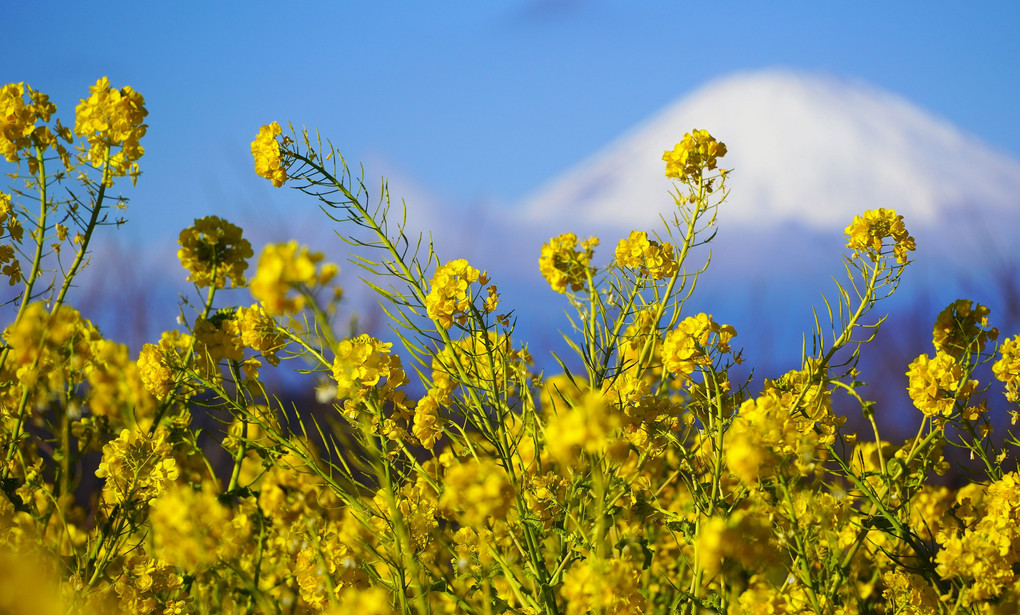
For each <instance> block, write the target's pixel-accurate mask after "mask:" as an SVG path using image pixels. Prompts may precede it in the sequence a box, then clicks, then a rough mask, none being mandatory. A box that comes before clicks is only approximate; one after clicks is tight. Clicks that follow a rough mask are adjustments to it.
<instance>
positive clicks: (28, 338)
mask: <svg viewBox="0 0 1020 615" xmlns="http://www.w3.org/2000/svg"><path fill="white" fill-rule="evenodd" d="M3 339H4V343H5V344H6V346H7V351H6V352H7V355H6V356H7V361H6V362H5V363H4V364H3V366H2V369H0V379H2V381H4V382H17V383H19V384H20V385H21V386H23V387H25V389H26V390H27V391H28V392H29V399H31V400H32V401H33V402H40V403H42V402H44V401H45V400H46V399H48V398H49V397H50V396H51V395H52V394H55V393H61V394H62V392H63V391H64V390H65V389H66V388H67V387H69V386H70V387H74V386H76V385H77V384H78V383H80V382H81V381H82V380H83V377H82V376H83V372H84V370H86V369H87V368H89V367H90V366H91V359H92V355H93V349H94V345H95V344H96V343H97V342H98V341H99V340H100V339H101V338H100V336H99V332H98V331H97V330H96V328H95V327H94V326H93V325H92V323H91V322H89V321H87V320H85V319H84V318H82V317H81V314H80V313H78V310H76V309H74V308H73V307H71V306H68V305H62V306H60V307H59V308H57V310H56V311H55V312H54V313H53V314H51V313H50V311H49V310H48V309H47V308H46V305H45V304H44V303H41V302H34V303H30V304H28V305H27V306H26V308H25V311H24V312H23V313H22V316H21V319H20V320H18V321H16V322H13V323H11V324H10V325H9V326H8V327H7V328H6V329H5V330H4V332H3ZM0 388H2V391H0V399H3V398H4V397H6V396H8V395H9V396H15V395H19V394H20V392H19V391H18V389H17V388H16V387H7V386H5V387H0ZM14 407H17V404H16V403H15V402H14V400H13V399H11V400H10V404H6V403H0V415H2V414H3V413H4V409H5V408H14Z"/></svg>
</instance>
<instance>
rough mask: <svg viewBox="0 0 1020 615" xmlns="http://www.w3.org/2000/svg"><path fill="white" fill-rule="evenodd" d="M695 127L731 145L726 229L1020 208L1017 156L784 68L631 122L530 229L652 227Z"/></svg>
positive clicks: (564, 178) (555, 184) (560, 181)
mask: <svg viewBox="0 0 1020 615" xmlns="http://www.w3.org/2000/svg"><path fill="white" fill-rule="evenodd" d="M692 128H704V129H707V130H709V132H711V133H712V134H713V135H714V136H716V137H717V138H718V139H719V140H721V141H723V142H725V143H726V144H727V146H728V148H729V152H730V153H729V154H728V155H727V156H726V157H725V158H724V159H723V161H722V165H723V166H724V167H725V168H731V169H735V172H734V173H733V175H732V176H731V178H730V182H729V186H730V188H731V189H732V193H731V196H730V199H729V201H728V202H727V203H726V205H725V207H724V208H722V209H721V210H720V217H719V221H720V225H722V226H724V227H730V228H734V227H737V226H744V227H751V228H754V229H759V230H774V229H776V228H777V227H782V226H785V225H789V224H790V223H797V224H799V225H803V226H806V227H809V228H815V229H822V230H827V229H832V228H836V227H839V228H840V229H842V228H843V227H844V226H846V224H847V223H848V222H849V221H850V220H851V219H852V218H853V216H854V214H856V213H860V212H861V211H862V210H864V209H872V208H877V207H891V208H895V209H896V210H897V211H898V212H899V213H901V214H902V215H903V216H904V217H905V218H906V220H907V222H908V224H909V225H913V226H914V227H920V226H921V225H923V226H929V225H936V224H939V223H940V222H945V221H946V220H949V219H951V218H952V217H954V216H957V215H960V214H961V213H966V212H967V211H969V210H971V209H972V208H973V207H979V208H980V209H981V211H982V213H983V214H985V215H987V216H989V217H991V216H994V215H996V214H998V213H1001V212H1005V211H1009V210H1016V209H1018V205H1020V161H1017V160H1015V159H1013V158H1010V157H1008V156H1006V155H1004V154H1001V153H999V152H996V151H994V150H993V149H991V148H990V147H989V146H987V145H985V144H983V143H982V142H981V141H980V140H979V139H977V138H975V137H973V136H970V135H967V134H965V133H963V132H962V131H960V130H958V129H957V128H956V127H954V126H953V125H952V124H950V123H948V122H947V121H945V120H942V119H940V118H938V117H934V116H933V115H932V114H930V113H928V112H926V111H925V110H923V109H921V108H919V107H917V106H916V105H914V104H912V103H910V102H909V101H907V100H905V99H903V98H901V97H899V96H897V95H895V94H892V93H889V92H886V91H882V90H879V89H877V88H875V87H872V86H870V85H868V84H866V83H863V82H858V81H850V80H844V79H838V78H834V77H830V76H826V75H819V74H812V73H801V72H794V71H790V70H779V69H772V70H762V71H757V72H750V73H742V74H737V75H733V76H729V77H726V78H722V79H719V80H718V81H714V82H711V83H709V84H708V85H705V86H704V87H701V88H699V89H698V90H696V91H695V92H693V93H691V94H690V95H688V96H685V97H683V98H681V99H679V100H678V101H677V102H675V103H673V104H672V105H670V106H668V107H667V108H665V109H664V110H663V111H662V112H660V113H659V114H657V115H656V116H654V117H652V118H650V119H648V120H647V121H645V122H643V123H641V124H640V125H638V126H636V127H635V128H634V129H633V130H631V131H630V132H628V133H627V134H624V135H622V136H621V137H620V138H618V139H617V140H616V141H614V142H612V143H610V144H608V145H607V146H606V147H605V148H604V149H602V150H601V151H599V152H596V153H594V154H593V155H592V156H591V157H590V158H588V159H586V160H583V161H581V162H580V163H579V164H578V165H577V166H576V167H574V168H573V169H571V170H568V171H567V172H565V173H563V174H562V175H560V176H558V177H556V178H554V179H553V180H552V181H550V182H548V183H547V184H546V185H544V186H542V187H540V188H539V189H538V191H537V192H536V193H535V194H534V195H533V196H531V197H530V198H528V199H527V200H526V202H525V203H524V205H523V212H524V213H523V215H524V216H525V217H526V218H527V219H528V220H530V221H532V222H534V223H548V222H553V221H556V220H577V219H579V218H583V219H587V220H589V221H591V222H593V223H596V224H599V225H604V226H607V227H619V228H631V227H635V226H636V227H642V226H648V225H652V224H655V223H656V221H657V220H658V214H659V213H660V212H662V211H665V210H667V209H668V208H669V207H671V200H670V198H669V196H668V194H667V190H668V189H669V187H670V184H669V182H668V180H667V179H666V178H665V177H664V173H663V162H662V160H661V156H662V152H663V151H664V150H666V149H672V147H673V144H674V143H676V142H677V141H679V140H680V138H681V137H682V136H683V134H684V133H685V132H688V131H690V130H691V129H692Z"/></svg>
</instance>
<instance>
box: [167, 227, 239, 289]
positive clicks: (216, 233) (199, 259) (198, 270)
mask: <svg viewBox="0 0 1020 615" xmlns="http://www.w3.org/2000/svg"><path fill="white" fill-rule="evenodd" d="M241 235H242V231H241V228H240V227H239V226H235V225H233V224H231V223H230V222H227V221H226V220H224V219H222V218H220V217H218V216H206V217H204V218H199V219H197V220H195V224H194V226H190V227H188V228H186V229H184V230H182V231H181V233H180V237H179V238H178V243H180V245H181V248H180V250H178V251H177V258H178V259H180V261H181V266H182V267H184V268H185V269H187V270H188V272H189V273H188V280H189V281H192V282H194V283H195V285H196V286H198V287H199V288H204V287H206V286H214V287H215V288H224V287H225V286H226V283H227V278H229V279H230V285H231V286H233V287H234V288H237V287H239V286H244V285H245V284H246V283H247V281H246V280H245V277H244V271H245V269H247V268H248V261H247V259H249V258H251V257H252V255H253V254H254V252H252V249H251V244H250V243H249V242H248V240H247V239H245V238H244V237H242V236H241Z"/></svg>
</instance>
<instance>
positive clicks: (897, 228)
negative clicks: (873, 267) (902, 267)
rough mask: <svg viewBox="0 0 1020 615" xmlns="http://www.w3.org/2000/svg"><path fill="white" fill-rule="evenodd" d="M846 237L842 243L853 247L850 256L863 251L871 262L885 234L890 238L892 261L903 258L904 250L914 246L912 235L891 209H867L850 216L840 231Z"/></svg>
mask: <svg viewBox="0 0 1020 615" xmlns="http://www.w3.org/2000/svg"><path fill="white" fill-rule="evenodd" d="M844 233H845V234H846V236H847V238H848V239H849V241H847V244H846V247H848V248H850V249H851V250H853V251H854V257H856V256H858V255H859V254H860V253H862V252H863V253H866V254H867V255H868V257H869V258H870V259H871V261H872V262H875V261H877V260H878V258H879V256H880V255H881V254H882V245H883V243H884V241H885V239H886V238H890V239H892V240H893V242H894V245H893V254H894V255H895V256H896V262H898V263H900V264H904V263H906V262H907V252H913V251H914V249H915V248H916V244H915V243H914V238H913V237H911V236H910V234H909V233H907V228H906V227H905V226H904V225H903V216H901V215H898V214H897V213H896V212H895V211H894V210H892V209H871V210H868V211H866V212H864V215H861V216H854V220H853V222H851V223H850V225H849V226H847V227H846V230H845V231H844Z"/></svg>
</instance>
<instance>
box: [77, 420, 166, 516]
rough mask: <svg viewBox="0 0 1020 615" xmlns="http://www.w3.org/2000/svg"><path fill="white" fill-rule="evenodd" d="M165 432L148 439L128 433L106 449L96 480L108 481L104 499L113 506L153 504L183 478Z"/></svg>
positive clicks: (146, 436) (106, 446) (126, 430)
mask: <svg viewBox="0 0 1020 615" xmlns="http://www.w3.org/2000/svg"><path fill="white" fill-rule="evenodd" d="M168 436H169V434H168V433H167V432H166V431H165V430H162V429H160V430H157V431H156V433H155V434H152V435H148V434H145V433H140V432H138V431H133V430H131V429H124V430H122V431H121V432H120V436H119V437H118V438H117V439H116V440H111V441H110V442H107V443H106V445H104V446H103V458H102V460H101V461H100V462H99V469H98V470H96V476H98V477H99V478H102V479H105V483H104V486H103V498H104V500H105V501H106V502H107V503H108V504H110V505H114V504H125V505H127V504H129V503H130V502H142V503H147V504H153V503H154V502H155V501H156V499H157V498H158V497H159V496H160V495H162V493H163V492H164V491H166V489H167V488H169V486H170V485H171V484H172V483H173V482H174V481H175V480H177V477H178V476H179V472H178V469H177V461H176V460H175V459H174V457H173V456H172V455H171V454H170V453H171V450H172V449H171V445H170V442H169V441H168V440H167V438H168Z"/></svg>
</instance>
